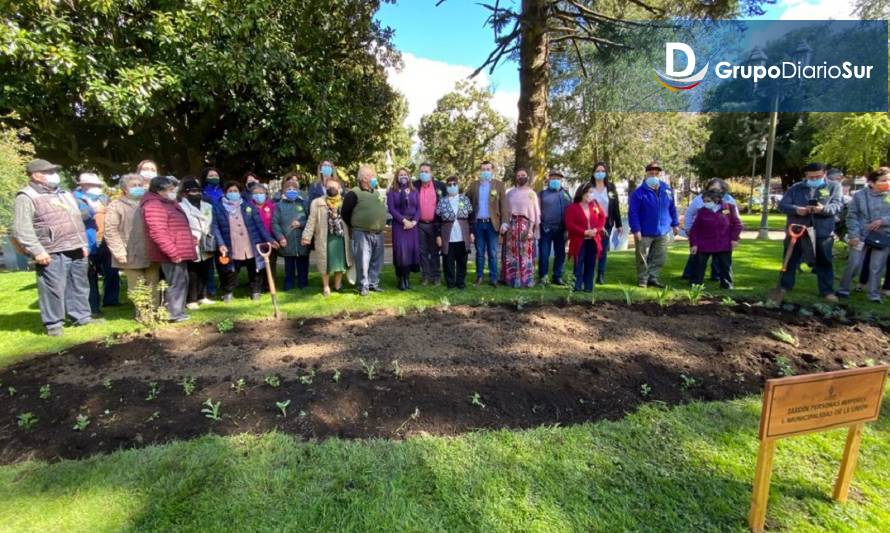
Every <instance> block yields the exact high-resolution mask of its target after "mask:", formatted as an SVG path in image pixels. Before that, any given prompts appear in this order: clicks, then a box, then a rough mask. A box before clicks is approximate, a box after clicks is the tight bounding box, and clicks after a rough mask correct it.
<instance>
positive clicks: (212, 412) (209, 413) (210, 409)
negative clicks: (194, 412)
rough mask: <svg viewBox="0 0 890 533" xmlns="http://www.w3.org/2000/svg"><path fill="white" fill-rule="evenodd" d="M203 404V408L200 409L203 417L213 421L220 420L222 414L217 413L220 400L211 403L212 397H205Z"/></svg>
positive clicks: (220, 403)
mask: <svg viewBox="0 0 890 533" xmlns="http://www.w3.org/2000/svg"><path fill="white" fill-rule="evenodd" d="M203 405H204V409H201V412H202V413H204V417H205V418H209V419H210V420H213V421H214V422H219V421H220V420H222V416H220V414H219V408H220V406H221V405H222V402H216V403H213V399H212V398H207V401H205V402H204V404H203Z"/></svg>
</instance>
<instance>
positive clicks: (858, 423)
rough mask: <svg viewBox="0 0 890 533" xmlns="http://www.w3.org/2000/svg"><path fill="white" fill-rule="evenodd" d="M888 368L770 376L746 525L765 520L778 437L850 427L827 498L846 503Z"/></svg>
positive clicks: (757, 528)
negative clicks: (865, 427) (841, 457)
mask: <svg viewBox="0 0 890 533" xmlns="http://www.w3.org/2000/svg"><path fill="white" fill-rule="evenodd" d="M888 368H890V367H887V366H876V367H869V368H856V369H852V370H838V371H836V372H823V373H819V374H808V375H805V376H793V377H789V378H779V379H770V380H768V381H767V382H766V388H765V389H764V391H763V411H762V413H761V415H760V450H759V451H758V452H757V466H756V467H755V471H754V489H753V492H752V494H751V510H750V512H749V513H748V525H749V526H751V531H754V532H756V533H760V532H762V531H763V527H764V523H765V522H766V505H767V501H768V500H769V483H770V477H771V476H772V472H773V455H774V453H775V451H776V443H777V441H778V440H779V439H782V438H786V437H792V436H795V435H803V434H806V433H812V432H815V431H825V430H828V429H834V428H838V427H849V428H850V429H849V432H848V433H847V443H846V446H845V447H844V456H843V459H842V460H841V468H840V472H839V474H838V478H837V482H836V483H835V485H834V493H833V495H832V497H833V498H834V499H835V500H836V501H838V502H841V503H843V502H846V501H847V494H848V493H849V491H850V483H851V482H852V480H853V471H854V470H855V469H856V460H857V459H858V457H859V442H860V440H861V438H862V428H863V427H864V425H865V424H866V423H867V422H873V421H875V420H877V419H878V416H879V415H880V413H881V400H882V398H883V395H884V383H885V381H886V378H887V370H888Z"/></svg>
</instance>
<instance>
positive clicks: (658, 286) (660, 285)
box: [647, 279, 664, 289]
mask: <svg viewBox="0 0 890 533" xmlns="http://www.w3.org/2000/svg"><path fill="white" fill-rule="evenodd" d="M647 285H648V286H649V287H655V288H656V289H663V288H664V283H662V282H660V281H658V280H657V279H650V280H649V283H647Z"/></svg>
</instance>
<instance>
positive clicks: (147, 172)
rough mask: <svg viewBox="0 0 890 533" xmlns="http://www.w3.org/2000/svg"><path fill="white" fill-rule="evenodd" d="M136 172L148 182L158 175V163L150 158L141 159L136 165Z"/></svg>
mask: <svg viewBox="0 0 890 533" xmlns="http://www.w3.org/2000/svg"><path fill="white" fill-rule="evenodd" d="M136 174H139V175H140V176H142V179H144V180H145V183H149V182H151V180H152V179H153V178H156V177H157V175H158V164H157V163H155V162H154V161H152V160H151V159H143V160H142V161H140V162H139V164H138V165H136Z"/></svg>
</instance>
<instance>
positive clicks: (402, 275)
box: [386, 168, 420, 291]
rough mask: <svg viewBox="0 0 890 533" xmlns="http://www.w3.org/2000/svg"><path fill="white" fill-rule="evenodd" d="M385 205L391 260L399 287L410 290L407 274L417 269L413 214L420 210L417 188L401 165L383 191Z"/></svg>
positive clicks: (415, 223)
mask: <svg viewBox="0 0 890 533" xmlns="http://www.w3.org/2000/svg"><path fill="white" fill-rule="evenodd" d="M386 205H387V206H388V208H389V214H390V215H392V261H393V263H394V264H395V267H396V277H398V278H399V290H400V291H404V290H406V289H410V288H411V286H410V285H409V284H408V276H409V275H410V274H411V272H417V271H418V270H420V244H419V242H420V241H419V240H418V233H417V231H418V230H417V215H418V213H419V211H420V206H419V200H418V197H417V191H416V190H414V186H413V185H412V184H411V176H410V175H409V174H408V171H407V170H405V169H404V168H400V169H399V170H398V171H396V179H395V180H393V183H392V185H390V187H389V192H388V193H387V194H386Z"/></svg>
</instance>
